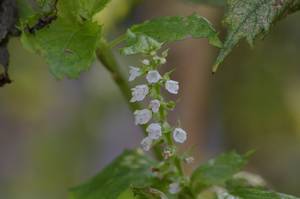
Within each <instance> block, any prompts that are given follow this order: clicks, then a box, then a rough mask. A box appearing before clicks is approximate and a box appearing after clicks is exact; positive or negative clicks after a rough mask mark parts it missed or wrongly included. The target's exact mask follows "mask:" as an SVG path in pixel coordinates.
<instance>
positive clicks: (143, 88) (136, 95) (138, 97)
mask: <svg viewBox="0 0 300 199" xmlns="http://www.w3.org/2000/svg"><path fill="white" fill-rule="evenodd" d="M148 93H149V87H148V86H147V85H145V84H143V85H138V86H136V87H134V88H132V89H131V94H132V98H131V100H130V102H137V101H142V100H143V99H144V98H145V97H146V95H147V94H148Z"/></svg>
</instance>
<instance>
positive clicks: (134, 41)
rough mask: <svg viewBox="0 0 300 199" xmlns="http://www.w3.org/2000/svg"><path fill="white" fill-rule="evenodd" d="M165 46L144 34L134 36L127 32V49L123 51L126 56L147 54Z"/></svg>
mask: <svg viewBox="0 0 300 199" xmlns="http://www.w3.org/2000/svg"><path fill="white" fill-rule="evenodd" d="M162 45H163V44H162V43H159V42H158V41H156V40H154V39H153V38H151V37H148V36H146V35H143V34H140V35H139V34H134V33H133V32H131V31H130V30H128V31H127V47H124V48H122V49H121V53H122V54H124V55H133V54H137V53H143V54H147V53H150V52H151V51H156V50H158V49H160V48H161V46H162Z"/></svg>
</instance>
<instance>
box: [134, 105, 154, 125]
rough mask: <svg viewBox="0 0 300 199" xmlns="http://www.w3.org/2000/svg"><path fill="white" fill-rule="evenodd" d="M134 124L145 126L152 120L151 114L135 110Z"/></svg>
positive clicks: (148, 111)
mask: <svg viewBox="0 0 300 199" xmlns="http://www.w3.org/2000/svg"><path fill="white" fill-rule="evenodd" d="M134 116H135V124H136V125H138V124H147V123H148V122H149V121H150V120H151V118H152V112H151V111H150V110H148V109H143V110H137V111H135V112H134Z"/></svg>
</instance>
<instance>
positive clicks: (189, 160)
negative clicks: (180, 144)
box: [184, 156, 195, 164]
mask: <svg viewBox="0 0 300 199" xmlns="http://www.w3.org/2000/svg"><path fill="white" fill-rule="evenodd" d="M194 160H195V159H194V157H192V156H190V157H187V158H185V159H184V161H185V162H186V163H187V164H192V163H193V162H194Z"/></svg>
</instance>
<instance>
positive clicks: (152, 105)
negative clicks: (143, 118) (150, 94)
mask: <svg viewBox="0 0 300 199" xmlns="http://www.w3.org/2000/svg"><path fill="white" fill-rule="evenodd" d="M159 107H160V101H159V100H157V99H156V100H151V101H150V108H151V110H152V112H153V113H157V112H158V111H159Z"/></svg>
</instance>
